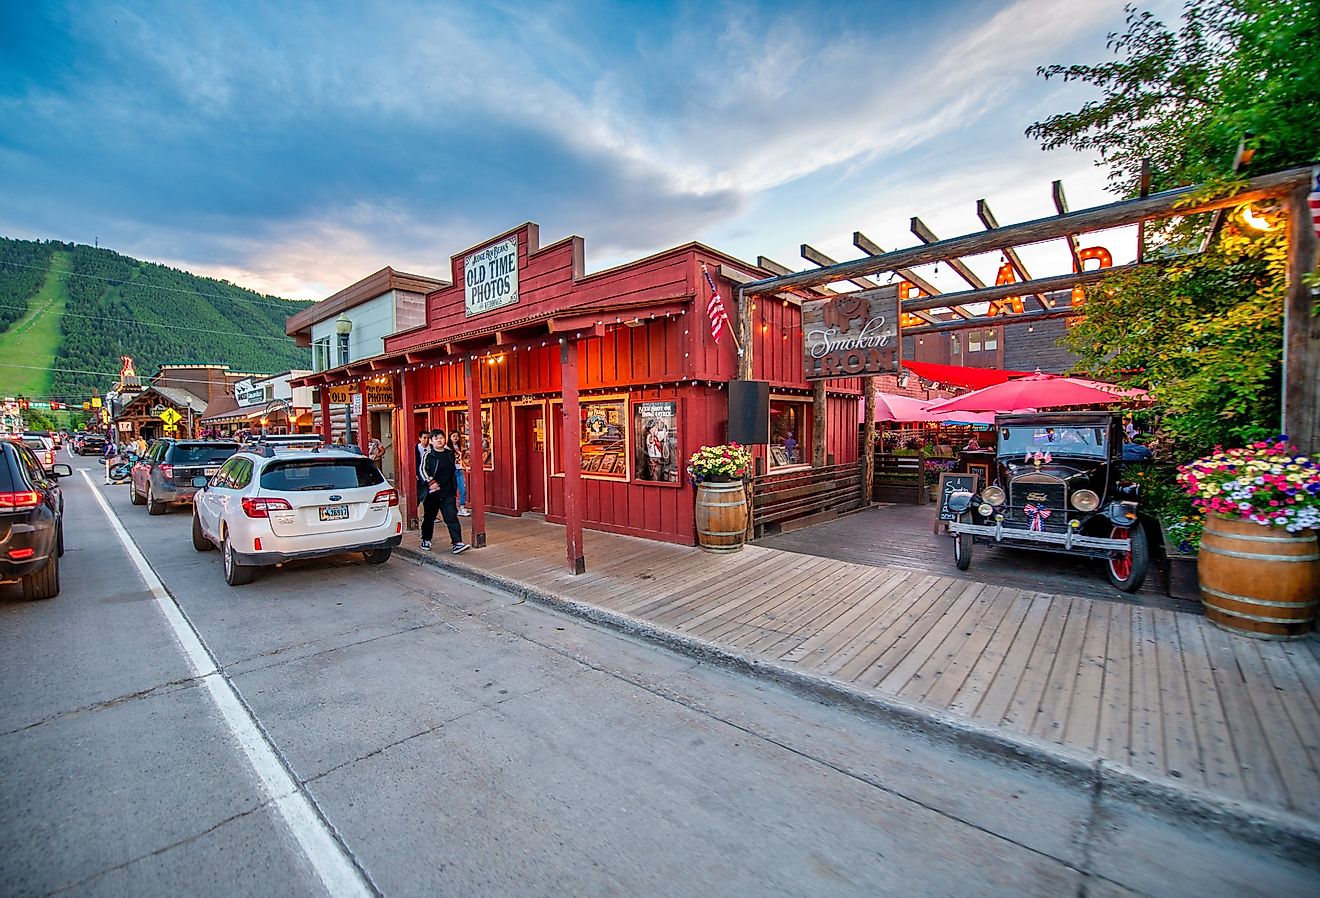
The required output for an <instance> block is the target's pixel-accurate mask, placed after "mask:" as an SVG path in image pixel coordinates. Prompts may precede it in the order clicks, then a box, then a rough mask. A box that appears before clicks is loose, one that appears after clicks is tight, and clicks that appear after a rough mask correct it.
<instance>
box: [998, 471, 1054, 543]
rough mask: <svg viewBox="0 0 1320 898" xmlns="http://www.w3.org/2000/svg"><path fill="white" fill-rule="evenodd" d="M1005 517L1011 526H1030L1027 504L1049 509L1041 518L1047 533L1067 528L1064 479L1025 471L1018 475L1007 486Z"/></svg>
mask: <svg viewBox="0 0 1320 898" xmlns="http://www.w3.org/2000/svg"><path fill="white" fill-rule="evenodd" d="M1008 504H1009V514H1008V520H1009V521H1010V522H1011V523H1012V524H1013V525H1014V526H1020V527H1028V528H1029V527H1030V526H1031V522H1032V516H1031V515H1028V514H1027V512H1026V506H1028V505H1033V506H1035V507H1037V508H1045V509H1048V510H1049V516H1048V517H1045V518H1042V519H1041V525H1042V528H1043V529H1044V530H1045V531H1046V532H1051V533H1062V532H1063V531H1065V530H1067V529H1068V489H1067V487H1066V486H1065V485H1064V482H1063V481H1062V480H1060V479H1059V478H1057V477H1051V476H1050V475H1048V474H1024V475H1022V476H1021V477H1017V478H1015V479H1014V480H1013V482H1012V483H1011V484H1010V485H1009V488H1008Z"/></svg>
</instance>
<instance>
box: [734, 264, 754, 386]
mask: <svg viewBox="0 0 1320 898" xmlns="http://www.w3.org/2000/svg"><path fill="white" fill-rule="evenodd" d="M755 304H756V299H755V298H754V297H750V296H743V290H742V287H741V286H739V287H738V345H739V346H740V347H742V349H741V351H740V352H739V353H738V370H737V374H736V375H735V377H737V379H738V380H751V379H752V306H754V305H755Z"/></svg>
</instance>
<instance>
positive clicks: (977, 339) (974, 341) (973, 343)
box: [967, 330, 981, 352]
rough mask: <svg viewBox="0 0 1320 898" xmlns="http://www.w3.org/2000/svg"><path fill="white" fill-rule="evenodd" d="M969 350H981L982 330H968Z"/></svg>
mask: <svg viewBox="0 0 1320 898" xmlns="http://www.w3.org/2000/svg"><path fill="white" fill-rule="evenodd" d="M967 351H968V352H980V351H981V332H980V331H979V330H970V331H968V332H967Z"/></svg>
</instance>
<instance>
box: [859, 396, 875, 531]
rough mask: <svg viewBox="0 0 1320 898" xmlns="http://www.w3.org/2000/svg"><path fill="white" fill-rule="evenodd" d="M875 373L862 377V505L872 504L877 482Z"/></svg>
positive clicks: (864, 506)
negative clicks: (874, 486)
mask: <svg viewBox="0 0 1320 898" xmlns="http://www.w3.org/2000/svg"><path fill="white" fill-rule="evenodd" d="M875 388H876V380H875V375H872V376H870V377H863V378H862V402H863V403H864V404H865V407H864V408H863V409H862V422H863V425H862V507H863V508H866V507H868V506H869V505H870V504H871V495H872V491H873V486H872V485H873V484H874V482H875V392H876V390H875Z"/></svg>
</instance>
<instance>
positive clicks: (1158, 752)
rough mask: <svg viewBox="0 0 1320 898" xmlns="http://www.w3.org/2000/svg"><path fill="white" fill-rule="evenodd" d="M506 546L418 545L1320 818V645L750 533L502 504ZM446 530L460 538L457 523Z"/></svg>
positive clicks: (919, 706) (410, 549)
mask: <svg viewBox="0 0 1320 898" xmlns="http://www.w3.org/2000/svg"><path fill="white" fill-rule="evenodd" d="M486 521H487V534H488V539H489V543H490V544H489V545H488V546H487V547H486V548H484V549H479V550H477V549H474V550H472V551H469V552H467V553H465V554H463V555H458V556H454V555H451V554H450V553H449V551H448V546H447V544H446V543H445V541H444V539H443V538H442V539H441V540H440V541H438V542H437V544H436V550H435V551H433V552H429V553H422V552H420V551H419V550H418V537H417V534H416V532H411V533H408V534H406V535H405V538H404V547H403V550H402V551H403V553H404V554H405V555H408V556H410V557H413V558H417V559H424V560H426V561H428V562H429V563H433V564H436V565H439V566H441V567H447V568H449V567H452V568H454V569H456V570H457V571H458V572H460V573H464V574H466V575H468V576H473V577H476V578H479V579H483V580H486V581H487V582H494V583H497V584H499V585H502V586H504V587H506V588H508V589H510V590H513V591H515V592H520V593H522V594H524V595H529V596H534V597H537V598H540V599H543V600H548V601H552V602H555V603H556V604H560V605H561V606H565V607H569V608H571V609H572V610H575V611H577V612H578V613H583V614H586V615H587V616H589V617H594V618H595V619H597V620H601V621H603V622H605V623H610V624H613V625H615V626H623V627H625V628H626V629H629V630H632V631H634V632H641V633H645V634H647V635H649V636H651V637H653V638H659V639H662V640H666V641H670V642H673V643H675V644H679V645H682V646H683V647H684V648H686V649H688V650H696V651H699V652H705V653H707V654H712V655H715V656H718V657H721V658H723V659H724V660H728V661H734V662H736V663H746V664H748V665H750V666H752V667H756V668H758V669H760V670H762V671H765V672H768V673H771V674H773V675H783V676H784V677H786V678H789V679H793V680H796V681H797V682H799V683H807V684H808V685H810V684H812V683H819V684H821V685H822V686H823V687H825V688H826V689H827V690H837V691H838V692H839V694H841V695H845V696H857V695H861V696H863V697H867V696H871V697H874V699H875V700H876V701H877V702H879V703H882V704H885V705H886V707H890V708H894V709H899V710H900V712H902V713H907V714H908V715H909V716H910V717H911V716H917V715H924V716H928V717H929V718H930V719H931V720H934V721H942V722H944V723H945V724H948V723H952V725H953V729H954V730H955V731H956V730H957V729H958V728H959V727H965V729H966V731H967V732H970V733H978V732H980V733H986V734H989V735H990V736H991V738H992V739H994V738H999V739H1002V740H1003V741H1004V742H1006V743H1009V744H1011V745H1020V746H1021V747H1022V750H1023V752H1024V753H1025V754H1032V753H1037V754H1039V753H1041V752H1043V753H1044V754H1045V755H1047V756H1051V753H1052V756H1054V757H1055V758H1056V760H1058V761H1059V763H1065V764H1066V763H1074V764H1077V765H1085V764H1087V763H1089V762H1092V761H1095V760H1096V759H1102V760H1103V761H1106V762H1109V763H1110V764H1112V765H1114V766H1115V767H1117V768H1119V769H1121V770H1128V771H1133V772H1135V773H1136V774H1137V775H1138V777H1139V778H1143V779H1150V780H1153V781H1155V782H1156V783H1157V784H1158V783H1165V784H1167V785H1168V786H1170V787H1176V790H1177V791H1178V792H1180V793H1185V794H1188V795H1191V796H1193V797H1197V798H1205V799H1207V800H1208V801H1209V802H1210V804H1211V805H1214V804H1215V803H1216V802H1222V801H1224V800H1227V801H1228V802H1233V803H1237V802H1245V803H1248V807H1250V806H1252V805H1254V806H1260V807H1263V808H1266V809H1270V810H1272V811H1277V812H1283V813H1284V814H1285V817H1289V816H1295V817H1298V818H1303V819H1302V820H1300V821H1299V823H1303V824H1305V825H1308V826H1309V825H1310V824H1311V823H1314V822H1316V821H1320V639H1317V638H1316V637H1315V636H1312V637H1310V638H1308V639H1305V640H1301V641H1298V642H1286V643H1285V642H1270V641H1262V640H1255V639H1247V638H1243V637H1237V636H1233V635H1231V634H1229V633H1226V632H1224V631H1222V630H1219V629H1217V628H1215V627H1213V626H1211V625H1210V624H1208V623H1207V622H1206V621H1205V619H1204V618H1203V617H1201V616H1200V615H1198V614H1188V613H1183V612H1178V611H1172V610H1166V609H1161V608H1149V607H1140V606H1137V605H1128V604H1124V603H1122V602H1116V601H1112V600H1092V599H1086V598H1082V597H1078V596H1058V595H1052V594H1049V593H1044V592H1035V591H1029V590H1023V589H1017V588H1012V587H1006V586H996V585H993V584H989V583H984V582H975V581H969V580H966V579H959V578H954V577H943V576H938V575H935V574H931V573H927V572H922V571H914V570H904V569H900V568H897V567H895V568H888V567H878V566H874V565H863V564H856V563H851V562H846V561H837V560H832V559H829V558H821V557H815V556H810V555H801V554H795V553H791V552H785V551H780V550H776V549H768V548H764V547H761V546H756V545H750V546H747V547H746V548H745V549H744V550H743V551H741V552H737V553H733V554H727V555H717V554H711V553H707V552H703V551H701V550H700V549H697V548H693V547H686V546H675V545H669V544H665V543H657V542H651V541H647V540H639V539H633V538H631V537H625V536H616V535H613V534H607V533H599V532H596V531H586V537H585V539H586V560H587V572H586V573H585V574H583V575H581V576H576V577H575V576H573V575H571V574H570V573H568V571H567V566H566V561H565V553H564V538H563V533H564V532H563V528H562V527H559V526H555V525H550V524H546V523H544V522H543V521H540V520H539V519H535V518H530V517H524V518H506V517H501V516H495V515H487V517H486ZM441 533H443V530H441Z"/></svg>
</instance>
